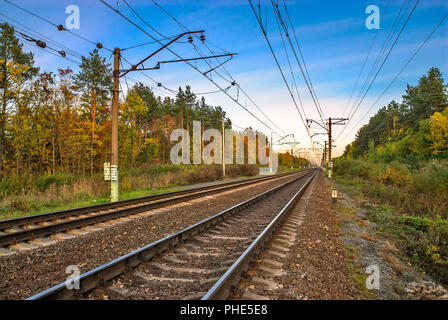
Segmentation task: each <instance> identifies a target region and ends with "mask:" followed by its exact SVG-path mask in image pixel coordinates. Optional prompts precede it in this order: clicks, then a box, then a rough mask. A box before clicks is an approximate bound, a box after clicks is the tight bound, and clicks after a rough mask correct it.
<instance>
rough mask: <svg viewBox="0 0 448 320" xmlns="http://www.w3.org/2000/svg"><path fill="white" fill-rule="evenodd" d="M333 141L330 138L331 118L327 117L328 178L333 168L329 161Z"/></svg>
mask: <svg viewBox="0 0 448 320" xmlns="http://www.w3.org/2000/svg"><path fill="white" fill-rule="evenodd" d="M332 144H333V141H332V140H331V118H329V119H328V165H329V166H330V167H329V168H328V178H331V171H332V170H333V162H332V161H331V145H332Z"/></svg>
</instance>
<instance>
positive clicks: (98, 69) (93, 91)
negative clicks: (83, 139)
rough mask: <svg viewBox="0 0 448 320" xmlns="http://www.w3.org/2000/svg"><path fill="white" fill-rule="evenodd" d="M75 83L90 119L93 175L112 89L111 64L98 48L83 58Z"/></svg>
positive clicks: (84, 113) (85, 113) (84, 116)
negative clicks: (100, 134) (101, 55)
mask: <svg viewBox="0 0 448 320" xmlns="http://www.w3.org/2000/svg"><path fill="white" fill-rule="evenodd" d="M74 83H75V85H76V86H77V90H78V91H79V93H80V94H81V105H82V107H83V118H84V120H85V121H89V120H90V121H89V122H90V125H89V126H90V132H91V137H90V174H91V175H93V173H94V167H95V166H94V158H95V156H96V155H97V146H101V140H100V139H99V133H101V129H103V127H102V126H101V125H102V124H104V121H105V120H106V119H107V118H108V116H109V109H108V107H107V106H108V105H109V103H110V95H111V90H112V70H111V65H110V64H109V63H107V62H106V58H102V57H100V55H99V54H98V49H95V50H93V51H92V52H91V53H90V54H89V57H87V58H85V57H83V58H82V63H81V65H80V71H79V73H78V74H76V76H75V79H74Z"/></svg>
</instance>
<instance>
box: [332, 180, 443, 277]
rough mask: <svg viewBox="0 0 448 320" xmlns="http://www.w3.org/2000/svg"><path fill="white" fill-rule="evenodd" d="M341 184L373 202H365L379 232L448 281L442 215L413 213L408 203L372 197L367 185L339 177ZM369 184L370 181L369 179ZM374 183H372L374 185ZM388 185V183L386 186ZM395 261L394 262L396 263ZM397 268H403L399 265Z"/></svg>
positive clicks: (427, 271) (433, 274) (355, 195)
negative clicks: (400, 203) (410, 213)
mask: <svg viewBox="0 0 448 320" xmlns="http://www.w3.org/2000/svg"><path fill="white" fill-rule="evenodd" d="M335 181H336V182H337V183H339V187H341V189H343V191H345V192H346V193H348V194H350V195H351V196H353V197H354V198H357V199H358V200H362V201H366V200H367V201H369V202H368V203H367V204H365V205H364V207H365V208H366V210H367V212H368V214H367V217H368V219H369V220H370V221H372V222H374V223H376V233H377V234H378V235H379V236H382V237H384V238H386V239H389V240H390V241H391V242H393V243H395V244H396V246H397V247H398V249H399V250H400V251H401V252H404V253H405V254H406V255H407V256H408V257H409V258H410V260H411V262H412V263H413V264H414V265H415V266H416V267H418V268H419V269H420V270H422V271H424V272H426V273H428V274H430V275H431V276H432V277H433V278H434V279H436V280H438V281H440V282H441V283H443V284H448V220H447V219H445V218H442V217H440V216H437V217H432V216H416V215H409V213H408V211H407V210H406V207H405V206H403V207H402V206H399V205H391V204H388V203H387V202H386V201H383V200H382V198H380V197H372V192H371V191H370V190H367V191H366V187H365V186H366V184H363V183H360V182H359V181H351V180H350V179H349V178H347V177H340V176H336V177H335ZM366 183H367V182H366ZM370 186H371V185H370ZM384 188H386V189H385V190H386V192H387V190H388V189H387V188H388V186H386V185H385V186H384ZM393 262H394V261H392V264H394V263H393ZM397 269H401V268H400V267H399V266H397Z"/></svg>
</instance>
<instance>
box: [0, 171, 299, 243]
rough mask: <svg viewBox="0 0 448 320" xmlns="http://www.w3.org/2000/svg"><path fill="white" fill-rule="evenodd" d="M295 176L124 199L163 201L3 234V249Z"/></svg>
mask: <svg viewBox="0 0 448 320" xmlns="http://www.w3.org/2000/svg"><path fill="white" fill-rule="evenodd" d="M293 174H297V172H294V173H286V174H282V175H276V176H275V177H273V176H270V177H267V178H266V177H262V178H254V179H251V180H250V181H243V182H236V183H235V182H230V183H225V184H219V185H215V186H212V187H201V188H194V189H188V190H182V191H177V192H172V193H169V194H168V193H165V194H162V195H156V196H155V197H154V196H148V197H143V198H137V199H131V200H129V201H128V200H124V205H128V206H129V205H131V204H135V203H136V202H137V203H138V202H148V201H151V200H157V198H162V200H160V201H156V202H150V203H144V204H141V205H137V206H134V207H130V208H126V207H125V208H122V209H117V210H114V211H110V212H104V213H98V214H95V215H89V216H87V217H82V218H78V219H76V220H67V221H62V222H56V223H52V224H50V225H45V226H38V227H33V228H29V229H23V230H19V231H15V232H10V233H4V234H0V247H1V246H3V247H4V246H7V245H10V244H14V243H17V242H22V241H27V240H32V239H35V238H39V237H45V236H48V235H51V234H55V233H58V232H64V231H68V230H72V229H76V228H81V227H85V226H88V225H92V224H95V223H100V222H104V221H108V220H111V219H118V218H121V217H125V216H129V215H133V214H137V213H141V212H145V211H149V210H152V209H158V208H162V207H164V206H168V205H172V204H176V203H179V202H184V201H188V200H191V199H196V198H200V197H204V196H206V195H209V194H214V193H219V192H223V191H226V190H230V189H234V188H235V187H242V186H246V185H251V184H254V183H258V182H261V181H265V180H271V179H274V178H278V177H283V176H287V175H293ZM177 195H180V196H178V197H175V196H177ZM164 198H165V199H164ZM166 198H168V199H166ZM110 204H111V205H112V206H114V205H115V203H109V204H103V205H96V206H93V208H94V210H89V209H90V208H92V207H83V208H80V209H81V212H80V211H77V210H78V209H70V210H65V211H58V212H54V213H52V214H51V213H50V214H43V215H38V216H29V217H24V218H23V219H24V220H25V221H27V222H28V223H30V221H34V222H35V223H36V222H37V223H41V222H45V221H52V220H57V219H62V218H66V217H73V216H79V215H82V214H85V213H95V212H96V211H99V210H101V209H99V208H102V210H108V209H109V210H110V209H113V207H112V208H111V207H109V206H108V205H110ZM18 219H21V218H18ZM16 221H17V222H23V221H22V220H16ZM22 225H23V224H22Z"/></svg>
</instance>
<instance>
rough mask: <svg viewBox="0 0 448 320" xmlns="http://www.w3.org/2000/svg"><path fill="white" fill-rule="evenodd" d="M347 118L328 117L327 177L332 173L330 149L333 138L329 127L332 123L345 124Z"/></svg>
mask: <svg viewBox="0 0 448 320" xmlns="http://www.w3.org/2000/svg"><path fill="white" fill-rule="evenodd" d="M346 120H348V119H347V118H329V119H328V178H331V175H332V173H333V161H332V160H331V159H332V158H331V150H332V147H333V140H332V137H331V133H332V131H331V128H332V126H334V125H345V121H346Z"/></svg>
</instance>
